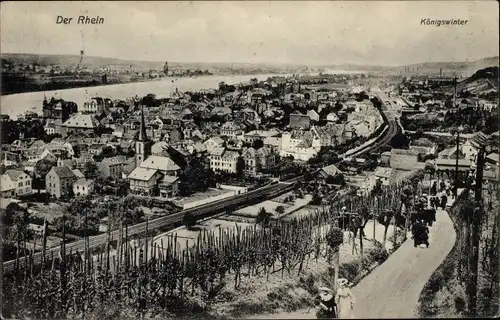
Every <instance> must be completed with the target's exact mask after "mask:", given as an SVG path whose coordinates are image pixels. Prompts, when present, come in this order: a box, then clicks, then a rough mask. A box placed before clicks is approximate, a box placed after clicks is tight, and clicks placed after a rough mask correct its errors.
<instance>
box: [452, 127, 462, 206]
mask: <svg viewBox="0 0 500 320" xmlns="http://www.w3.org/2000/svg"><path fill="white" fill-rule="evenodd" d="M456 143H457V156H456V159H455V186H454V188H453V195H454V197H455V199H456V198H457V194H458V158H459V157H458V156H459V153H460V131H457V141H456Z"/></svg>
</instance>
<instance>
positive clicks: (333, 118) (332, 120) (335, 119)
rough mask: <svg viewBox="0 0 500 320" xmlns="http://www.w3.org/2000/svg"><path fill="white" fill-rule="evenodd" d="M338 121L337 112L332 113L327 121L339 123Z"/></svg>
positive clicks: (327, 117)
mask: <svg viewBox="0 0 500 320" xmlns="http://www.w3.org/2000/svg"><path fill="white" fill-rule="evenodd" d="M338 120H339V116H338V115H337V114H336V113H335V112H330V113H329V114H328V115H327V116H326V121H330V122H337V121H338Z"/></svg>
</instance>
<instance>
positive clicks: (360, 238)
mask: <svg viewBox="0 0 500 320" xmlns="http://www.w3.org/2000/svg"><path fill="white" fill-rule="evenodd" d="M362 228H363V225H362V224H360V227H359V231H358V233H359V252H360V254H361V258H363V232H362V231H363V229H362Z"/></svg>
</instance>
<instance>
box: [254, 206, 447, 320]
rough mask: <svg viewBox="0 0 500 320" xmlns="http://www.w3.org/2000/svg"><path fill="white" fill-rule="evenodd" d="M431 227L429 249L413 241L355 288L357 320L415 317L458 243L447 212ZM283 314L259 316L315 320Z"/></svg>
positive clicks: (298, 314)
mask: <svg viewBox="0 0 500 320" xmlns="http://www.w3.org/2000/svg"><path fill="white" fill-rule="evenodd" d="M436 220H437V221H436V222H435V224H434V225H433V226H432V227H431V228H430V239H429V242H430V246H429V248H426V249H421V248H414V247H413V240H411V239H410V238H409V239H408V240H407V241H406V242H404V243H403V244H402V245H401V247H400V248H399V249H398V250H396V252H394V253H393V254H392V255H391V256H390V257H389V258H388V259H387V260H386V261H385V262H384V263H383V264H382V265H381V266H379V267H378V268H376V269H375V270H374V271H373V272H372V273H371V274H369V275H368V276H367V277H366V278H364V279H363V280H362V281H361V282H360V283H359V284H358V285H357V286H356V287H354V288H353V289H352V292H353V294H354V296H355V297H356V301H357V303H356V305H355V307H354V308H355V309H354V315H355V317H356V318H364V319H367V318H372V319H373V318H379V319H388V318H413V317H415V313H414V308H415V307H416V305H417V302H418V298H419V296H420V293H421V291H422V289H423V288H424V285H425V284H426V283H427V281H428V279H429V277H430V276H431V275H432V273H433V272H434V270H436V268H437V267H438V266H439V265H440V264H441V263H442V261H443V260H444V258H445V257H446V255H447V254H448V253H449V252H450V251H451V249H452V247H453V245H454V243H455V238H456V234H455V230H454V228H453V222H452V221H451V219H450V217H449V216H448V214H447V213H446V211H442V210H439V211H438V212H437V214H436ZM306 312H307V309H306V310H299V311H297V312H282V313H276V314H267V315H259V316H258V317H255V318H254V319H257V318H261V319H263V318H266V319H315V310H314V309H313V310H311V311H310V313H306Z"/></svg>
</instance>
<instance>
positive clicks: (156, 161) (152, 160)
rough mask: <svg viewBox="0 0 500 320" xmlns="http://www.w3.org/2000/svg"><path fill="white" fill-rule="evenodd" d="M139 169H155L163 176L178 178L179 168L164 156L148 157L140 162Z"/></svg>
mask: <svg viewBox="0 0 500 320" xmlns="http://www.w3.org/2000/svg"><path fill="white" fill-rule="evenodd" d="M140 167H141V168H146V169H155V170H158V171H160V172H161V173H162V174H164V175H169V176H174V177H176V176H179V175H180V173H181V168H180V167H179V166H178V165H177V164H176V163H175V162H174V161H172V159H170V158H169V157H165V156H149V157H148V158H147V159H146V160H144V161H143V162H141V164H140Z"/></svg>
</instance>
